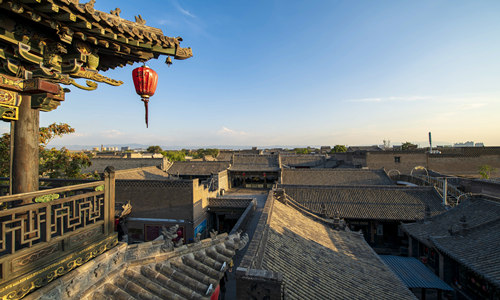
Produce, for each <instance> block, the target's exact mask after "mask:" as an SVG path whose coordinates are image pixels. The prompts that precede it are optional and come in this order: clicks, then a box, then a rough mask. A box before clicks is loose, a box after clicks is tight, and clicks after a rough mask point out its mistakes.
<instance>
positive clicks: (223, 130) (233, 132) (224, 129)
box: [217, 126, 247, 136]
mask: <svg viewBox="0 0 500 300" xmlns="http://www.w3.org/2000/svg"><path fill="white" fill-rule="evenodd" d="M217 135H225V136H244V135H247V133H246V132H244V131H236V130H233V129H229V128H227V127H224V126H222V128H221V129H219V131H217Z"/></svg>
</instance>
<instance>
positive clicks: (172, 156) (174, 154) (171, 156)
mask: <svg viewBox="0 0 500 300" xmlns="http://www.w3.org/2000/svg"><path fill="white" fill-rule="evenodd" d="M161 154H162V155H163V156H164V157H166V158H168V160H169V161H185V160H186V154H185V153H184V151H162V152H161Z"/></svg>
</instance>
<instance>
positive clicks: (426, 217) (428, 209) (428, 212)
mask: <svg viewBox="0 0 500 300" xmlns="http://www.w3.org/2000/svg"><path fill="white" fill-rule="evenodd" d="M430 218H431V207H430V206H429V205H428V204H426V205H425V214H424V221H428V220H429V219H430Z"/></svg>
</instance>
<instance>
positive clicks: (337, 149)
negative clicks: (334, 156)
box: [331, 145, 347, 153]
mask: <svg viewBox="0 0 500 300" xmlns="http://www.w3.org/2000/svg"><path fill="white" fill-rule="evenodd" d="M339 152H347V147H346V146H344V145H335V146H334V147H333V149H332V151H331V153H339Z"/></svg>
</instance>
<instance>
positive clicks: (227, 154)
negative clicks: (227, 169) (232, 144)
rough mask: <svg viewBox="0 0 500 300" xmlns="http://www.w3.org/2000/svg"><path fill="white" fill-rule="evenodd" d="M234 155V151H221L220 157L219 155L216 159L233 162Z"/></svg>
mask: <svg viewBox="0 0 500 300" xmlns="http://www.w3.org/2000/svg"><path fill="white" fill-rule="evenodd" d="M233 153H234V152H233V151H224V150H221V151H219V155H217V157H216V159H217V160H218V161H231V159H232V158H233Z"/></svg>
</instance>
